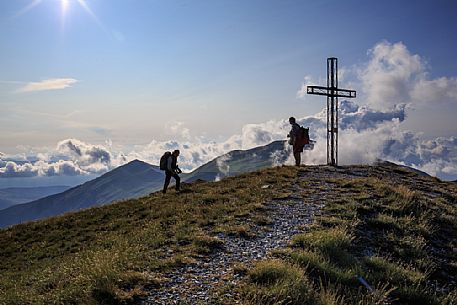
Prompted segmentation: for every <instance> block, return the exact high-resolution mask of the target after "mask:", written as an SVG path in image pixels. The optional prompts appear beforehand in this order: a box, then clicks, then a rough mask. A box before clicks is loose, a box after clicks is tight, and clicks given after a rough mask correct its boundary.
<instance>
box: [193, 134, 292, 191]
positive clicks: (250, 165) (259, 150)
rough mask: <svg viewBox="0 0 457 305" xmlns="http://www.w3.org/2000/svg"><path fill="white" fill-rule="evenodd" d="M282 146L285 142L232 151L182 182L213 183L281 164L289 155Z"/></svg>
mask: <svg viewBox="0 0 457 305" xmlns="http://www.w3.org/2000/svg"><path fill="white" fill-rule="evenodd" d="M284 144H285V141H274V142H272V143H270V144H268V145H265V146H259V147H255V148H252V149H248V150H233V151H231V152H228V153H226V154H225V155H222V156H219V157H217V158H215V159H214V160H212V161H210V162H208V163H206V164H204V165H202V166H200V167H199V168H197V169H196V170H194V171H193V172H191V173H189V174H187V175H185V177H184V181H186V182H192V181H195V180H197V179H201V180H206V181H213V180H216V179H217V178H223V177H228V176H236V175H239V174H241V173H246V172H252V171H256V170H259V169H263V168H267V167H271V166H274V165H279V164H283V163H284V162H285V161H286V160H287V158H288V157H289V155H290V153H289V152H288V151H286V150H285V149H284V148H285V147H284Z"/></svg>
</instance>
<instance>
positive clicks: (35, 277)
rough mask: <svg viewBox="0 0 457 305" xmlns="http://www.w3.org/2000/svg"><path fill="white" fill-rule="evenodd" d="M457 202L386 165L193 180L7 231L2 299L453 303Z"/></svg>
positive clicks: (456, 196)
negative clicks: (176, 188) (179, 188)
mask: <svg viewBox="0 0 457 305" xmlns="http://www.w3.org/2000/svg"><path fill="white" fill-rule="evenodd" d="M456 204H457V186H456V185H455V183H452V182H441V181H439V180H438V179H436V178H432V177H426V176H420V175H418V174H417V173H415V172H413V171H410V170H408V169H404V168H402V167H399V166H395V165H393V164H388V163H382V164H378V165H376V166H347V167H341V168H337V169H335V168H331V167H327V166H308V167H301V168H296V167H277V168H271V169H265V170H262V171H259V172H254V173H249V174H242V175H240V176H237V177H230V178H225V179H222V180H221V181H219V182H211V183H210V182H195V183H192V184H187V185H186V189H185V191H184V192H183V193H181V194H175V193H174V192H170V194H166V195H163V194H161V193H154V194H151V195H149V196H146V197H142V198H139V199H132V200H127V201H124V202H119V203H115V204H112V205H106V206H101V207H96V208H92V209H87V210H84V211H81V212H78V213H72V214H67V215H64V216H60V217H54V218H50V219H47V220H43V221H37V222H33V223H29V224H23V225H17V226H14V227H12V228H9V229H6V230H1V231H0V244H1V245H2V247H1V248H0V273H1V274H2V276H1V278H0V304H56V303H59V304H129V303H135V304H140V303H141V302H144V304H171V303H172V302H173V301H176V299H174V300H172V299H170V297H169V298H168V299H167V298H166V296H167V295H168V296H170V295H174V293H178V294H179V295H182V296H183V298H191V300H196V301H195V302H194V301H192V302H190V303H192V304H195V303H197V304H198V302H200V303H202V304H205V303H206V304H208V303H211V304H234V303H242V304H455V302H456V301H457V290H456V289H457V284H456V283H457V277H456V275H457V208H456ZM300 207H303V208H305V209H307V208H308V207H312V209H310V210H309V211H310V213H309V214H303V215H301V214H300V213H292V211H300V209H301V208H300ZM278 211H282V212H281V213H283V212H284V213H285V214H283V216H281V217H279V218H278V217H277V215H278V214H277V213H278ZM288 211H289V213H290V214H287V213H288ZM300 217H305V218H306V219H308V221H305V222H302V221H300V219H301V218H300ZM284 223H285V224H286V225H285V226H284ZM278 230H285V231H284V232H279V234H282V235H278V236H282V238H284V239H290V241H289V242H286V243H280V242H279V241H276V240H274V239H273V240H271V243H272V244H262V243H261V241H262V240H263V239H261V237H262V236H269V235H273V236H276V235H274V234H277V233H278V232H277V231H278ZM288 234H289V235H290V236H289V238H288V237H287V235H288ZM246 245H248V246H249V248H246ZM259 247H263V248H268V249H271V251H268V252H269V253H270V254H261V252H257V251H258V250H257V249H258V248H259ZM233 249H239V251H233ZM256 253H257V254H256ZM226 257H231V258H233V260H232V261H231V263H230V264H229V265H223V269H217V268H218V267H217V266H218V259H219V258H226ZM245 257H253V260H257V261H253V260H246V259H244V258H245ZM237 261H238V262H237ZM201 270H203V273H200V272H201ZM360 276H361V277H362V278H363V279H364V280H365V281H366V283H368V285H369V287H370V288H371V289H372V290H373V291H372V292H370V290H369V289H368V288H366V287H365V286H364V285H363V284H362V283H361V282H360V281H359V280H358V279H357V277H360ZM202 279H205V281H203V280H202ZM208 283H209V284H208ZM205 285H209V286H205ZM208 287H210V289H209V288H208ZM180 289H181V290H180ZM201 291H205V292H204V293H203V294H202V295H200V294H199V293H200V292H201ZM163 296H165V297H164V298H162V297H163ZM200 296H201V299H199V298H200ZM192 298H197V299H192ZM202 300H203V301H202ZM205 300H206V301H205ZM181 301H182V302H183V303H185V302H184V301H185V299H181ZM188 303H189V302H188Z"/></svg>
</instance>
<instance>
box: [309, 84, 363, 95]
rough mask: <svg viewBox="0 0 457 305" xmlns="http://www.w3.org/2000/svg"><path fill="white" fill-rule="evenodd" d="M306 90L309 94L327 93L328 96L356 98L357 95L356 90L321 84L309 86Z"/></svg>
mask: <svg viewBox="0 0 457 305" xmlns="http://www.w3.org/2000/svg"><path fill="white" fill-rule="evenodd" d="M306 91H307V93H308V94H316V95H326V96H334V97H346V98H354V97H355V96H356V91H355V90H348V89H339V88H333V89H332V88H328V87H321V86H307V87H306Z"/></svg>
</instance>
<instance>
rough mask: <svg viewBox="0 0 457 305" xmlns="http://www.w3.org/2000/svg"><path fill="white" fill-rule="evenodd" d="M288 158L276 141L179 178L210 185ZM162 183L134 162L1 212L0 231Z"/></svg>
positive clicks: (142, 192) (138, 194)
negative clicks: (3, 228)
mask: <svg viewBox="0 0 457 305" xmlns="http://www.w3.org/2000/svg"><path fill="white" fill-rule="evenodd" d="M288 156H289V153H288V152H287V151H286V150H285V141H275V142H272V143H270V144H268V145H265V146H260V147H256V148H253V149H249V150H235V151H231V152H229V153H227V154H225V155H222V156H220V157H217V158H215V159H214V160H212V161H210V162H208V163H206V164H204V165H202V166H200V167H199V168H197V169H196V170H194V171H192V172H191V173H187V174H182V175H181V177H182V181H183V182H192V181H195V180H198V179H201V180H205V181H213V180H217V179H220V178H223V177H227V176H234V175H238V174H240V173H244V172H250V171H256V170H259V169H262V168H266V167H271V166H273V165H279V164H282V163H284V161H285V160H287V158H288ZM178 163H179V160H178ZM163 180H164V173H163V172H162V171H160V169H159V168H158V167H157V166H154V165H151V164H148V163H145V162H143V161H139V160H134V161H132V162H129V163H127V164H125V165H123V166H120V167H118V168H116V169H114V170H112V171H110V172H108V173H106V174H104V175H102V176H100V177H98V178H96V179H94V180H91V181H88V182H86V183H84V184H82V185H79V186H76V187H73V188H71V189H68V190H66V191H64V192H62V193H59V194H54V195H51V196H48V197H44V198H41V199H38V200H35V201H32V202H29V203H25V204H18V205H15V206H11V207H9V208H6V209H4V210H0V227H7V226H11V225H14V224H18V223H23V222H27V221H31V220H38V219H43V218H47V217H51V216H55V215H60V214H63V213H66V212H71V211H77V210H80V209H85V208H89V207H93V206H99V205H105V204H109V203H112V202H113V201H117V200H121V199H128V198H137V197H141V196H144V195H147V194H148V193H151V192H153V191H157V190H159V189H161V188H162V185H163Z"/></svg>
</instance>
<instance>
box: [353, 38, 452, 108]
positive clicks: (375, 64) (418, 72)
mask: <svg viewBox="0 0 457 305" xmlns="http://www.w3.org/2000/svg"><path fill="white" fill-rule="evenodd" d="M368 55H369V57H370V60H369V62H368V63H367V64H366V65H365V66H364V67H363V68H362V69H359V71H358V77H359V82H360V83H361V84H362V90H363V93H364V94H365V97H366V99H367V102H368V103H369V104H370V105H372V106H375V107H377V108H380V109H386V108H390V107H392V106H395V105H399V104H402V103H409V104H412V105H413V106H423V105H425V104H430V105H437V104H456V103H457V78H455V77H454V78H447V77H440V78H437V79H429V72H428V69H429V66H428V64H427V62H425V60H423V59H422V58H421V57H420V56H419V55H417V54H411V52H410V51H409V50H408V49H407V47H406V46H405V45H404V44H403V43H401V42H398V43H394V44H392V43H389V42H386V41H384V42H381V43H378V44H376V45H375V46H374V48H373V49H371V50H370V51H369V52H368Z"/></svg>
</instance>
